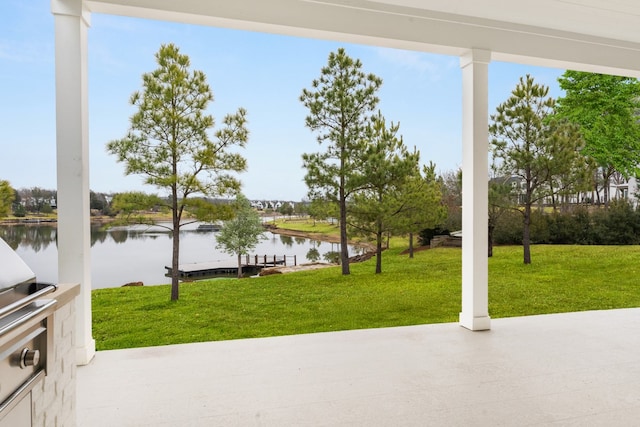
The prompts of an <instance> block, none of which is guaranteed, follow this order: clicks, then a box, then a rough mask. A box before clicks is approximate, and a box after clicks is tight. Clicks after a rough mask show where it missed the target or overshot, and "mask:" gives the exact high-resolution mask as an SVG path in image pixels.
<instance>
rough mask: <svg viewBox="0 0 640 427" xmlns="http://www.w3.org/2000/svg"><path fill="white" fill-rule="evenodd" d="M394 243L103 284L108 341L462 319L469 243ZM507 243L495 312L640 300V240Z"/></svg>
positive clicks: (96, 296) (108, 344) (499, 256)
mask: <svg viewBox="0 0 640 427" xmlns="http://www.w3.org/2000/svg"><path fill="white" fill-rule="evenodd" d="M400 251H401V249H391V250H388V251H385V252H384V258H383V265H382V268H383V273H382V274H381V275H375V274H373V271H374V262H375V260H374V259H372V260H370V261H367V262H364V263H360V264H353V265H352V274H351V275H350V276H342V275H341V274H340V268H338V267H335V268H326V269H321V270H315V271H308V272H298V273H291V274H284V275H272V276H266V277H261V278H255V279H242V280H238V279H218V280H209V281H201V282H194V283H184V284H182V285H181V288H180V292H181V293H180V300H179V301H177V302H171V301H169V296H170V289H169V286H147V287H125V288H112V289H100V290H95V291H93V293H92V294H93V297H92V300H93V328H94V329H93V333H94V337H95V338H96V341H97V347H98V349H99V350H105V349H116V348H128V347H145V346H153V345H163V344H174V343H184V342H197V341H215V340H228V339H237V338H248V337H266V336H274V335H289V334H302V333H309V332H320V331H337V330H347V329H359V328H378V327H385V326H399V325H415V324H423V323H440V322H455V321H457V319H458V313H459V311H460V300H461V265H460V264H461V252H460V250H459V249H435V250H426V251H422V252H418V253H416V257H415V258H414V259H409V258H408V257H407V256H406V255H400ZM532 259H533V264H532V265H528V266H525V265H523V264H522V248H520V247H498V248H495V252H494V257H493V258H492V259H490V260H489V313H490V315H491V317H493V318H497V317H509V316H523V315H531V314H541V313H559V312H568V311H581V310H600V309H610V308H622V307H638V306H640V286H639V285H638V279H637V277H636V268H637V267H636V266H637V265H638V262H639V261H640V247H636V246H615V247H599V246H534V247H533V248H532Z"/></svg>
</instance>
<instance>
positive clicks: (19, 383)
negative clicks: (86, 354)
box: [0, 239, 56, 427]
mask: <svg viewBox="0 0 640 427" xmlns="http://www.w3.org/2000/svg"><path fill="white" fill-rule="evenodd" d="M55 290H56V286H55V285H54V284H50V283H38V282H36V280H35V274H34V273H33V271H31V269H30V268H29V267H28V266H27V265H26V264H25V263H24V261H23V260H22V259H21V258H20V257H19V256H18V255H17V254H16V253H15V252H14V251H13V250H12V249H11V247H9V245H7V244H6V242H4V241H3V240H2V239H0V427H3V426H23V425H24V426H28V425H31V412H32V411H31V390H32V389H33V387H34V386H35V385H36V384H37V383H38V382H39V381H41V380H42V378H43V377H44V376H45V375H46V373H47V363H49V362H50V360H51V359H52V358H51V357H50V356H49V354H48V350H50V349H52V348H53V343H52V339H53V333H52V332H53V331H52V314H53V311H54V309H55V306H56V300H55V299H51V298H49V297H47V298H43V297H45V296H48V294H50V293H52V292H54V291H55Z"/></svg>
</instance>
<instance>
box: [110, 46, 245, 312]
mask: <svg viewBox="0 0 640 427" xmlns="http://www.w3.org/2000/svg"><path fill="white" fill-rule="evenodd" d="M155 57H156V62H157V63H158V68H157V69H156V70H154V71H152V72H150V73H145V74H143V76H142V80H143V83H142V84H143V89H142V91H140V92H138V91H136V92H134V93H133V95H132V96H131V99H130V103H131V105H133V106H134V107H137V112H136V113H135V114H134V115H133V116H132V117H131V126H130V129H129V132H128V134H127V135H126V136H125V137H124V138H122V139H119V140H115V141H111V142H109V143H108V144H107V151H108V152H109V153H110V154H113V155H115V156H117V158H118V161H119V162H124V163H125V165H126V169H125V173H126V174H127V175H129V174H140V175H143V176H144V177H145V181H144V182H145V184H149V185H153V186H155V187H157V188H160V189H162V190H165V191H167V192H168V197H169V199H168V200H169V207H170V209H171V212H172V238H173V250H172V260H171V267H172V277H171V300H177V299H178V297H179V281H178V267H179V254H180V233H179V231H180V227H181V226H182V225H184V224H183V223H181V220H182V215H183V213H184V211H185V209H186V208H188V207H189V206H190V204H191V203H192V201H191V196H195V195H200V196H211V197H215V196H223V195H229V194H233V193H235V192H237V191H239V189H240V185H241V184H240V181H239V180H238V179H237V178H236V177H235V176H234V175H233V174H235V173H237V172H242V171H244V170H245V169H246V160H245V159H244V158H243V157H242V156H241V155H240V154H238V153H236V152H234V150H235V149H236V147H244V146H245V144H246V142H247V139H248V135H249V131H248V130H247V128H246V121H247V120H246V111H245V110H244V109H242V108H241V109H239V110H238V111H237V112H236V113H235V114H232V115H227V116H226V117H225V118H224V120H223V124H224V127H223V128H221V129H219V130H217V131H216V132H215V138H214V139H213V140H212V139H211V138H210V137H209V134H208V132H209V131H210V129H212V128H213V127H214V119H213V116H211V115H209V114H207V112H206V110H207V107H208V105H209V103H210V102H211V101H212V100H213V93H212V92H211V89H210V87H209V85H208V84H207V81H206V76H205V74H204V73H203V72H202V71H198V70H194V71H191V70H190V61H189V57H188V56H187V55H183V54H181V53H180V51H179V49H178V47H176V46H175V45H173V44H168V45H162V46H161V47H160V50H159V51H158V53H156V55H155ZM193 203H194V204H195V205H197V208H198V209H197V210H198V212H200V213H202V210H203V209H204V208H205V204H204V203H203V202H202V200H201V199H195V200H194V201H193ZM209 206H211V209H212V210H214V209H215V208H216V207H215V206H214V205H212V204H209ZM205 210H206V209H205Z"/></svg>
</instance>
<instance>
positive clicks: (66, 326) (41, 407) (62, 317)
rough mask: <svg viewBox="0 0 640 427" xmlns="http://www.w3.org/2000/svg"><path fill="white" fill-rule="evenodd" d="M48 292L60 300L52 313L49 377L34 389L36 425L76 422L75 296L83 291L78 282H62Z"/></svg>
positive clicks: (51, 296)
mask: <svg viewBox="0 0 640 427" xmlns="http://www.w3.org/2000/svg"><path fill="white" fill-rule="evenodd" d="M57 286H58V289H57V290H56V291H55V292H53V293H51V294H49V295H47V297H48V298H54V299H56V300H57V305H56V308H55V311H54V313H53V316H52V320H53V321H52V322H51V323H52V325H50V326H49V327H52V328H53V348H52V349H51V350H52V351H50V352H49V357H51V358H52V360H50V361H49V362H51V363H47V366H48V367H49V369H48V372H47V376H46V377H45V378H44V381H42V382H41V383H40V384H38V385H36V387H35V388H34V389H33V391H32V425H33V426H42V427H46V426H54V425H55V426H65V427H74V426H75V425H76V355H75V340H74V329H75V304H74V301H75V298H76V296H78V295H79V294H80V285H78V284H58V285H57Z"/></svg>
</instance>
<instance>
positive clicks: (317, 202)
mask: <svg viewBox="0 0 640 427" xmlns="http://www.w3.org/2000/svg"><path fill="white" fill-rule="evenodd" d="M307 211H308V212H309V216H310V217H311V218H313V221H314V222H313V225H314V226H315V225H316V224H315V222H316V221H326V220H328V219H329V218H335V217H337V216H338V205H337V203H336V202H335V201H330V200H327V199H324V198H320V197H318V198H315V199H312V200H311V202H309V206H308V208H307ZM332 223H333V222H332Z"/></svg>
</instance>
